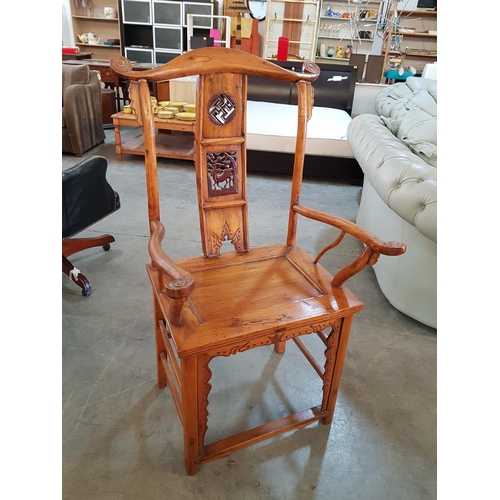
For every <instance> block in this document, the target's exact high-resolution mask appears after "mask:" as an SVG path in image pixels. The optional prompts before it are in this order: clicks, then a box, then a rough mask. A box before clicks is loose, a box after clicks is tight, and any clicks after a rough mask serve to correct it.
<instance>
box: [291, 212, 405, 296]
mask: <svg viewBox="0 0 500 500" xmlns="http://www.w3.org/2000/svg"><path fill="white" fill-rule="evenodd" d="M293 211H294V212H296V213H297V214H300V215H302V216H304V217H307V218H308V219H312V220H316V221H319V222H323V223H325V224H328V225H330V226H333V227H336V228H337V229H340V231H341V233H340V235H339V237H338V238H337V239H336V240H335V241H334V242H333V243H332V244H331V245H328V246H326V247H325V248H323V250H321V252H319V254H318V255H317V256H316V258H315V259H314V263H315V264H316V263H318V261H319V260H320V259H321V257H323V255H324V254H325V253H326V252H327V251H328V250H331V249H332V248H335V247H336V246H337V245H338V244H339V243H340V242H341V241H342V240H343V238H344V236H345V235H346V234H350V235H351V236H353V237H354V238H357V239H358V240H359V241H361V242H362V243H363V244H364V245H365V248H364V249H363V251H362V252H361V254H360V255H359V256H358V258H357V259H355V260H354V261H353V262H352V263H351V264H349V265H347V266H345V267H343V268H342V269H341V270H340V271H339V272H338V273H337V274H336V275H335V276H334V277H333V280H332V286H334V287H341V286H342V285H343V284H344V283H345V282H346V281H347V280H348V279H349V278H352V277H353V276H354V275H355V274H357V273H359V272H360V271H362V270H363V269H364V268H365V267H366V266H367V265H368V264H369V265H371V266H373V265H374V264H375V263H376V262H377V260H378V258H379V255H380V254H382V255H387V256H397V255H402V254H404V253H405V252H406V245H405V244H404V243H401V242H399V241H388V242H384V241H382V240H381V239H380V238H377V237H376V236H374V235H372V234H371V233H370V232H368V231H366V230H364V229H363V228H361V227H359V226H358V225H357V224H355V223H354V222H351V221H348V220H346V219H342V218H341V217H336V216H335V215H331V214H327V213H324V212H319V211H318V210H313V209H311V208H307V207H304V206H302V205H298V204H297V205H294V207H293Z"/></svg>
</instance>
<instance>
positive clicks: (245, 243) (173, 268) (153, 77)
mask: <svg viewBox="0 0 500 500" xmlns="http://www.w3.org/2000/svg"><path fill="white" fill-rule="evenodd" d="M111 66H112V68H113V70H114V71H115V72H116V73H118V74H119V75H120V76H122V77H123V78H125V79H127V80H129V81H130V86H129V92H130V98H131V105H132V110H133V113H134V114H135V116H136V118H137V120H138V121H139V123H140V126H141V127H142V129H143V132H144V141H145V165H146V180H147V189H148V209H149V222H150V241H149V246H148V248H149V254H150V257H151V263H150V264H147V266H146V267H147V272H148V274H149V277H150V280H151V284H152V288H153V297H154V321H155V330H156V346H157V347H156V362H157V378H158V385H159V387H160V388H163V387H165V386H166V385H167V384H168V385H169V387H170V389H171V393H172V398H173V401H174V402H175V405H176V408H177V411H178V414H179V417H180V420H181V424H182V427H183V436H184V460H185V468H186V472H187V474H188V475H193V474H196V473H197V472H198V470H199V466H200V464H203V463H205V462H208V461H210V460H215V459H218V458H221V457H225V456H227V455H229V454H230V453H232V452H234V451H236V450H239V449H241V448H243V447H246V446H250V445H252V444H255V443H258V442H260V441H262V440H265V439H269V438H271V437H274V436H276V435H278V434H282V433H285V432H289V431H291V430H293V429H297V428H301V427H305V426H307V425H310V424H311V423H313V422H316V421H321V422H322V423H324V424H330V423H331V422H332V419H333V413H334V408H335V403H336V398H337V393H338V389H339V384H340V377H341V373H342V367H343V364H344V358H345V354H346V350H347V341H348V337H349V332H350V328H351V324H352V321H353V317H354V314H355V313H357V312H358V311H360V310H361V309H362V307H363V303H362V302H360V301H359V300H358V299H357V298H356V297H355V296H354V294H353V293H351V292H350V291H349V290H348V289H347V288H346V287H345V286H344V283H345V281H346V280H347V279H349V278H350V277H352V276H353V275H355V274H356V273H358V272H359V271H361V270H362V269H363V268H364V267H365V266H366V265H373V264H375V263H376V261H377V259H378V256H379V255H380V254H384V255H393V256H397V255H401V254H402V253H404V251H405V245H404V244H402V243H397V242H389V243H385V242H383V241H381V240H379V239H378V238H376V237H375V236H373V235H371V234H369V233H368V232H366V231H364V230H363V229H361V228H359V227H358V226H357V225H356V224H354V223H352V222H350V221H347V220H344V219H341V218H339V217H336V216H334V215H331V214H327V213H322V212H319V211H317V210H313V209H311V208H308V207H306V206H304V205H302V204H301V203H300V192H301V183H302V172H303V162H304V154H305V153H304V147H305V138H306V127H307V122H308V119H309V118H310V116H311V113H312V112H313V90H312V85H311V82H312V81H313V80H315V79H316V78H317V77H318V75H319V68H318V66H316V65H315V64H313V63H309V62H306V63H304V65H303V69H302V73H294V72H292V71H289V70H286V69H283V68H281V67H278V66H276V65H274V64H272V63H271V62H269V61H265V60H263V59H261V58H259V57H257V56H254V55H252V54H248V53H245V52H243V51H237V50H233V49H230V48H219V47H208V48H200V49H196V50H193V51H190V52H188V53H186V54H183V55H181V56H179V57H177V58H175V59H174V60H172V61H170V62H169V63H167V64H165V65H163V66H161V67H158V68H155V69H153V70H147V71H140V72H136V71H133V70H132V65H131V63H130V61H128V60H127V59H126V58H124V57H122V56H118V57H115V58H113V59H112V60H111ZM191 75H199V80H198V89H197V103H196V104H197V105H196V109H197V116H196V130H195V169H196V182H197V192H198V208H199V218H200V229H201V245H202V255H201V256H199V257H186V258H182V259H179V260H175V261H174V260H172V259H170V258H169V257H168V255H167V254H166V253H165V251H164V250H163V248H162V240H163V239H164V236H165V226H164V221H163V220H162V219H161V217H160V199H159V195H160V193H159V186H158V178H157V158H156V143H155V123H154V120H155V117H154V115H153V112H152V109H151V101H150V93H149V87H148V84H150V83H153V82H160V81H166V80H170V79H173V78H179V77H184V76H191ZM247 75H257V76H266V77H269V78H276V79H278V80H282V81H285V82H293V83H296V84H297V87H298V106H297V143H296V150H295V162H294V172H293V177H292V181H291V191H290V211H289V219H288V233H287V238H286V241H285V242H283V243H277V244H271V245H266V246H262V247H251V245H250V241H249V232H248V209H247V196H246V195H247V190H246V178H247V174H246V145H245V128H246V121H245V110H246V91H247ZM269 216H270V217H272V213H270V214H269ZM299 217H305V218H308V219H312V220H315V221H320V222H322V223H324V224H327V225H330V226H334V227H335V228H337V229H338V233H339V234H338V237H337V239H336V241H334V242H333V243H332V244H331V245H329V246H327V247H326V248H325V249H323V250H322V251H321V252H320V253H319V254H318V255H317V256H316V257H311V256H310V255H309V254H308V253H307V252H306V251H304V250H303V249H302V248H300V247H299V246H298V245H297V244H296V237H297V220H298V219H299ZM165 224H166V222H165ZM346 235H350V236H352V237H355V238H358V239H359V240H360V241H361V242H362V243H363V244H364V247H363V250H362V251H361V252H360V255H359V256H358V257H357V258H355V259H354V260H353V262H352V263H351V264H349V265H347V266H345V267H343V268H341V269H340V270H338V271H337V272H336V273H335V274H334V275H332V274H330V272H329V271H328V270H327V269H325V268H324V267H323V266H322V265H320V264H319V262H318V261H319V260H320V258H321V257H322V255H323V254H324V253H325V252H326V251H328V250H331V249H333V248H334V247H336V246H337V245H339V244H340V243H341V242H342V240H343V238H344V237H345V236H346ZM223 241H230V242H231V243H232V244H233V246H234V251H224V252H221V247H222V243H223ZM309 334H316V335H318V336H319V338H320V339H321V341H323V342H324V344H325V346H326V350H325V360H324V365H323V366H321V365H320V364H319V363H318V362H317V361H316V360H314V359H313V356H312V354H311V353H310V352H309V351H308V350H307V348H306V347H305V345H304V343H303V342H302V341H301V338H300V337H302V336H304V335H309ZM289 340H291V341H293V342H295V343H296V344H297V346H298V347H299V349H300V351H301V352H303V353H304V355H305V358H306V359H307V360H308V361H309V362H310V363H311V364H312V366H313V367H314V369H315V370H316V371H317V373H318V374H319V376H320V377H321V378H322V380H323V391H322V393H323V395H322V400H321V401H319V402H318V405H317V406H314V407H313V408H309V409H305V410H303V411H299V412H297V413H294V414H292V415H288V416H285V417H283V418H281V419H278V420H275V421H272V422H267V423H263V424H262V425H260V426H258V427H255V428H253V429H247V430H244V431H243V432H240V433H238V434H235V435H232V436H228V437H225V438H223V439H221V440H218V441H215V442H212V443H210V444H205V442H204V441H205V434H206V431H207V429H208V408H207V407H208V397H209V393H210V390H211V384H210V379H211V375H212V372H211V369H210V368H209V363H210V361H211V360H212V359H213V358H214V357H216V356H238V355H239V353H241V352H243V351H246V350H248V349H253V348H256V347H260V346H268V345H273V346H274V349H275V351H276V352H277V353H284V351H285V344H286V342H287V341H289ZM307 390H308V388H307V387H304V391H307Z"/></svg>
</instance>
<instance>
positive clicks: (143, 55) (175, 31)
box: [121, 0, 214, 64]
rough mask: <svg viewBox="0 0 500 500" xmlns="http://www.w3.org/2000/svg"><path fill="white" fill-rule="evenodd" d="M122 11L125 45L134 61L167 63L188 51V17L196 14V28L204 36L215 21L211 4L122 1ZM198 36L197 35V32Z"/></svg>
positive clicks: (194, 16)
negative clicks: (201, 30) (201, 15)
mask: <svg viewBox="0 0 500 500" xmlns="http://www.w3.org/2000/svg"><path fill="white" fill-rule="evenodd" d="M121 2H122V10H123V45H124V53H125V56H126V57H127V58H128V59H130V60H131V61H138V62H147V63H155V64H164V63H166V62H168V61H170V60H171V59H173V58H175V57H177V56H178V55H180V54H182V53H183V52H185V51H186V50H187V29H186V27H187V16H188V15H189V14H192V15H193V19H194V21H195V22H194V27H195V28H197V29H198V28H200V29H203V30H204V32H203V34H204V35H208V34H209V32H208V30H209V29H210V28H212V27H213V20H212V19H211V18H207V17H197V16H196V14H203V15H204V16H206V15H209V16H213V14H214V4H213V2H212V1H210V0H207V1H198V2H194V1H193V2H191V1H190V2H183V1H180V0H121ZM195 34H196V32H195Z"/></svg>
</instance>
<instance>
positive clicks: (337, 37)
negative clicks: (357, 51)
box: [318, 35, 373, 43]
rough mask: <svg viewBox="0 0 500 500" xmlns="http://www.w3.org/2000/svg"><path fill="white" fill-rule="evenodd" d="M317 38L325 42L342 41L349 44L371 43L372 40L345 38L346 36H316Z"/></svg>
mask: <svg viewBox="0 0 500 500" xmlns="http://www.w3.org/2000/svg"><path fill="white" fill-rule="evenodd" d="M318 38H323V39H325V40H342V41H346V42H348V43H350V42H358V43H359V42H373V38H358V37H352V38H351V37H347V36H323V35H318Z"/></svg>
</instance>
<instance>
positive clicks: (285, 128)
mask: <svg viewBox="0 0 500 500" xmlns="http://www.w3.org/2000/svg"><path fill="white" fill-rule="evenodd" d="M351 120H352V119H351V117H350V116H349V114H348V113H347V112H346V111H343V110H340V109H334V108H322V107H315V108H314V109H313V112H312V117H311V119H310V120H309V122H308V124H307V139H306V154H308V155H317V156H333V157H339V158H354V155H353V153H352V151H351V148H350V147H349V144H348V143H347V127H348V126H349V123H351ZM296 136H297V106H295V105H292V104H276V103H271V102H260V101H247V137H246V138H247V141H246V143H247V149H251V150H257V151H273V152H280V153H294V152H295V138H296Z"/></svg>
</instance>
